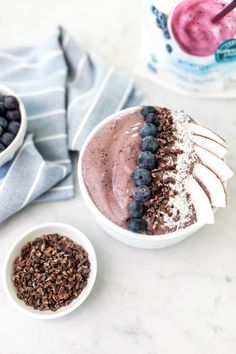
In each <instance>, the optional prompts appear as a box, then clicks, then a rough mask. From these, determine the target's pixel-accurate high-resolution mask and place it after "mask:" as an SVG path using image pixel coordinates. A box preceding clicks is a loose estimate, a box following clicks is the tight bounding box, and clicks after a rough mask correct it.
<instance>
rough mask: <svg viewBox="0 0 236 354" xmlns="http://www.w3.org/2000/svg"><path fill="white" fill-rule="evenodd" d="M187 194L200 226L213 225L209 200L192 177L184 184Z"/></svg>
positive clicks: (212, 214)
mask: <svg viewBox="0 0 236 354" xmlns="http://www.w3.org/2000/svg"><path fill="white" fill-rule="evenodd" d="M185 188H186V191H187V193H189V194H190V198H191V200H192V203H193V206H194V209H195V212H196V217H197V221H198V222H200V223H201V224H214V213H213V209H212V207H211V203H210V200H209V199H208V197H207V195H206V193H205V192H204V190H203V188H202V187H201V186H200V184H199V183H198V182H197V181H196V180H195V179H194V178H192V177H190V178H188V179H187V180H186V182H185Z"/></svg>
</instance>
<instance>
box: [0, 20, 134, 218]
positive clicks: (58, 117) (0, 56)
mask: <svg viewBox="0 0 236 354" xmlns="http://www.w3.org/2000/svg"><path fill="white" fill-rule="evenodd" d="M0 83H1V84H3V85H6V86H8V87H10V88H11V89H13V90H14V91H16V92H17V94H18V95H19V96H20V98H21V99H22V101H23V102H24V104H25V106H26V111H27V115H28V131H27V136H26V139H25V141H24V144H23V146H22V147H21V149H20V150H19V151H18V152H17V154H16V155H15V157H14V159H13V160H12V161H10V162H9V163H7V164H6V165H4V166H3V167H1V168H0V222H2V221H3V220H5V219H6V218H8V217H9V216H11V215H12V214H14V213H16V212H17V211H18V210H20V209H22V208H23V207H24V206H26V205H27V204H29V203H31V202H32V201H40V202H48V201H56V200H64V199H68V198H71V197H73V195H74V183H73V176H72V164H71V159H70V156H69V150H71V151H79V150H80V148H81V146H82V144H83V142H84V140H85V138H86V136H87V135H88V133H89V132H90V131H91V130H92V128H93V127H94V126H95V125H96V124H97V123H98V122H99V121H101V120H102V119H104V118H105V117H106V116H108V115H110V114H111V113H113V112H115V111H117V110H120V109H121V108H123V107H128V106H132V105H135V104H137V103H138V102H139V100H140V97H139V95H138V94H136V92H135V89H134V85H133V81H132V80H129V79H127V77H126V76H125V75H123V74H122V73H120V72H118V71H116V70H114V69H113V68H112V67H110V66H109V65H107V64H106V63H105V62H104V61H102V60H101V59H100V58H98V57H97V56H96V55H88V54H86V53H84V52H83V51H82V50H81V49H80V48H79V47H78V46H77V44H76V43H75V42H74V41H73V39H72V38H71V36H70V35H69V34H68V32H66V31H65V29H64V28H62V27H58V28H57V29H56V30H55V31H53V32H52V33H50V34H49V35H48V36H47V38H46V39H45V40H44V41H43V42H42V43H40V44H39V45H38V46H35V47H19V48H14V49H7V50H2V51H1V50H0Z"/></svg>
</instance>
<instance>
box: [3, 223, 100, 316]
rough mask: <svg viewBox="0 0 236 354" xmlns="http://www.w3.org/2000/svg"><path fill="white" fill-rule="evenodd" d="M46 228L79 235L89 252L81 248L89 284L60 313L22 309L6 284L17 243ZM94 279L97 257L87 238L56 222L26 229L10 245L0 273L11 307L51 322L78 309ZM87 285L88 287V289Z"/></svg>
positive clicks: (70, 227) (69, 226) (90, 288)
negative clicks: (90, 270) (87, 264)
mask: <svg viewBox="0 0 236 354" xmlns="http://www.w3.org/2000/svg"><path fill="white" fill-rule="evenodd" d="M46 227H62V228H65V229H67V230H72V231H74V232H75V233H79V234H80V237H81V238H83V239H84V240H85V241H86V243H87V244H88V248H89V250H88V248H87V247H86V248H85V247H84V246H82V247H83V248H84V249H85V251H86V252H87V253H88V258H89V261H90V264H91V266H92V267H93V273H92V275H89V278H88V279H89V281H90V284H87V285H86V287H85V288H84V289H83V291H82V292H81V293H80V295H79V296H78V297H77V298H76V299H74V300H73V301H72V302H71V304H69V305H67V306H63V307H61V311H60V312H57V311H55V312H53V311H39V310H34V308H33V307H31V306H29V310H28V309H27V308H24V307H23V306H21V305H20V304H18V303H17V302H16V301H15V299H14V298H13V296H12V294H11V292H10V291H9V287H8V284H7V281H8V277H7V271H8V267H9V264H8V262H9V258H10V257H11V254H12V252H13V251H14V250H15V248H16V247H17V246H18V244H19V242H20V241H22V240H23V239H24V238H26V237H27V236H28V235H29V234H30V233H31V232H35V231H37V230H38V231H39V233H40V230H41V229H42V228H46ZM55 232H56V231H55ZM66 236H67V237H68V238H70V235H66ZM35 238H36V237H35ZM32 240H33V238H32ZM26 242H28V241H26ZM74 242H75V243H77V244H79V243H78V242H76V241H74ZM90 256H91V257H92V260H91V258H90ZM96 277H97V256H96V252H95V249H94V247H93V245H92V243H91V241H90V240H89V239H88V237H87V236H86V235H85V234H84V233H83V232H82V231H80V230H79V229H77V228H76V227H75V226H72V225H70V224H65V223H58V222H48V223H44V224H40V225H37V226H35V227H32V228H30V229H28V230H27V231H25V232H24V233H23V234H22V235H21V236H20V237H18V239H17V240H16V241H15V243H14V244H13V245H12V247H11V249H10V251H9V252H8V254H7V256H6V258H5V261H4V265H3V273H2V278H3V288H4V291H5V294H6V295H7V297H8V298H9V300H10V302H11V303H12V304H13V306H14V307H15V308H16V309H17V310H19V311H20V312H21V313H24V314H26V315H27V316H29V317H31V318H34V319H40V320H53V319H56V318H60V317H63V316H66V315H68V314H70V313H71V312H73V311H74V310H76V309H77V308H78V307H80V306H81V305H82V304H83V303H84V302H85V300H86V299H87V298H88V296H89V295H90V293H91V291H92V289H93V287H94V284H95V281H96ZM88 285H89V287H88ZM86 290H87V291H86ZM85 291H86V292H85ZM84 292H85V294H84V296H83V293H84ZM82 296H83V297H82ZM21 301H23V300H21ZM73 302H74V304H73ZM26 306H27V305H26ZM68 306H70V307H68ZM31 311H32V312H31ZM34 311H35V312H34Z"/></svg>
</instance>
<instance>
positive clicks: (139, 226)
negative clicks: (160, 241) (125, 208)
mask: <svg viewBox="0 0 236 354" xmlns="http://www.w3.org/2000/svg"><path fill="white" fill-rule="evenodd" d="M146 229H147V223H146V221H145V220H144V219H134V218H130V219H129V220H128V230H130V231H133V232H137V233H141V232H144V231H146Z"/></svg>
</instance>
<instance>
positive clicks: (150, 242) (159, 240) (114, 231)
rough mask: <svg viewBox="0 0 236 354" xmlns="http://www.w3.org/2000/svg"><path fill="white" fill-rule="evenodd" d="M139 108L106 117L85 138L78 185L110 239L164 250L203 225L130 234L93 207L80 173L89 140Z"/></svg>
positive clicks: (80, 157)
mask: <svg viewBox="0 0 236 354" xmlns="http://www.w3.org/2000/svg"><path fill="white" fill-rule="evenodd" d="M139 108H140V107H132V108H127V109H124V110H122V111H120V112H117V113H115V114H112V115H111V116H109V117H107V118H106V119H104V120H103V121H102V122H101V123H99V124H98V125H97V126H96V127H95V128H94V129H93V130H92V132H91V133H90V134H89V136H88V137H87V139H86V141H85V143H84V145H83V147H82V150H81V152H80V156H79V163H78V178H79V185H80V191H81V194H82V196H83V199H84V201H85V203H86V205H87V207H88V209H89V211H90V212H91V213H92V214H93V216H94V218H95V219H96V221H97V222H98V224H100V225H101V227H102V228H103V229H104V230H105V231H106V232H107V233H108V234H109V235H111V236H112V237H114V238H115V239H116V240H118V241H121V242H123V243H125V244H126V245H129V246H133V247H138V248H144V249H156V248H165V247H169V246H172V245H175V244H176V243H179V242H180V241H183V240H184V239H185V238H187V237H189V236H190V235H192V234H193V233H194V232H196V231H198V230H199V229H200V228H201V227H202V226H203V225H202V224H200V223H198V222H196V223H194V224H192V225H191V226H189V227H186V228H185V229H181V230H178V231H175V232H171V233H169V234H166V235H162V236H147V235H140V234H136V233H134V232H131V231H129V230H126V229H124V228H122V227H120V226H118V225H116V224H114V223H113V222H112V221H110V220H109V219H108V218H107V217H105V216H104V215H103V214H102V213H101V211H100V210H99V209H98V208H97V206H96V205H95V203H94V201H93V200H92V198H91V196H90V194H89V192H88V189H87V187H86V184H85V181H84V178H83V173H82V165H83V157H84V153H85V150H86V148H87V146H88V145H89V143H90V141H91V139H92V138H93V137H94V136H95V135H96V134H97V132H98V131H99V130H100V129H101V128H102V127H103V126H104V125H106V124H107V123H108V122H110V121H112V120H113V119H115V118H116V117H118V116H119V117H122V116H123V115H126V114H127V113H131V112H133V111H136V110H137V109H139Z"/></svg>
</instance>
